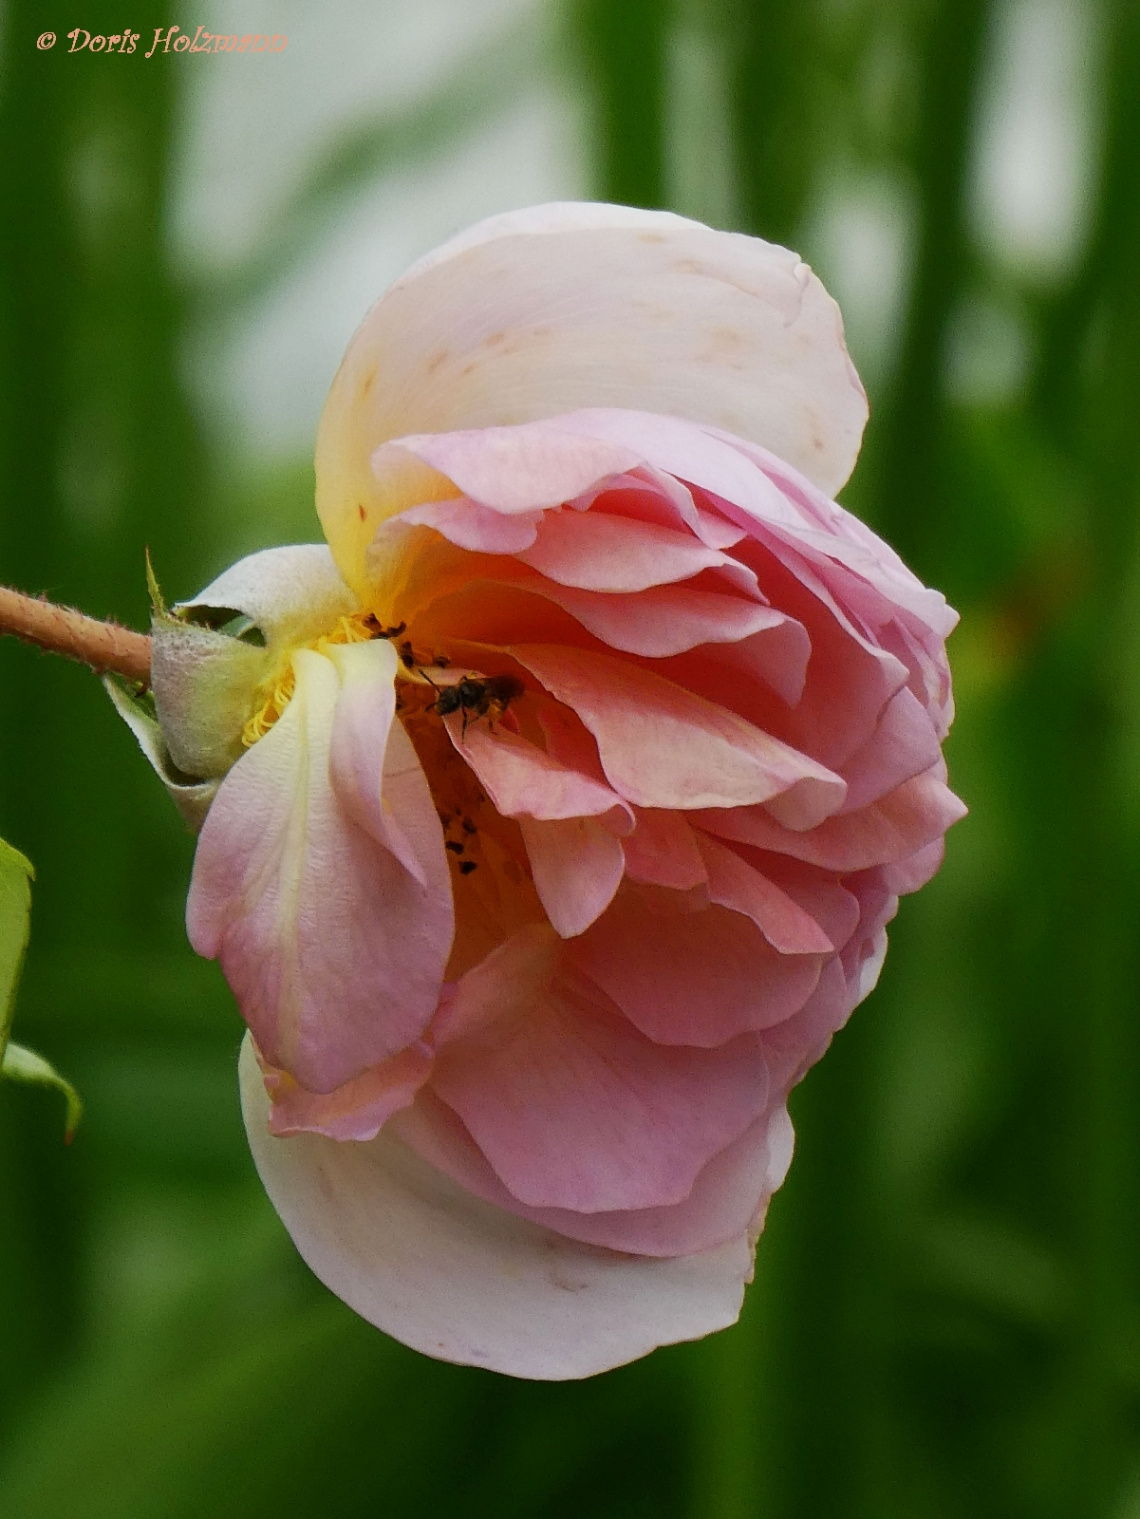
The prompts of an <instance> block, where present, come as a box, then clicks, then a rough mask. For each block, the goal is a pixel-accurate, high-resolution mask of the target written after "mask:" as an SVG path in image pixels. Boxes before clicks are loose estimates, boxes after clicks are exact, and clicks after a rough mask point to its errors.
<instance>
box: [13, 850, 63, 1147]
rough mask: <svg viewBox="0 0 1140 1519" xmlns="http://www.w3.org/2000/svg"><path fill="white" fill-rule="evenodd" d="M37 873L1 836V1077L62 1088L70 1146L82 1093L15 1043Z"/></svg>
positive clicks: (49, 1066)
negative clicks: (18, 993) (14, 1023)
mask: <svg viewBox="0 0 1140 1519" xmlns="http://www.w3.org/2000/svg"><path fill="white" fill-rule="evenodd" d="M35 874H36V873H35V871H34V870H33V869H32V865H31V861H30V860H26V859H25V858H24V856H23V855H22V854H21V853H20V851H19V850H18V849H13V848H12V846H11V844H6V843H5V842H4V840H3V839H0V1077H2V1078H3V1079H4V1080H6V1081H16V1082H19V1083H20V1084H21V1085H22V1086H43V1087H53V1088H54V1089H55V1090H56V1091H57V1092H62V1093H63V1095H64V1097H65V1098H66V1100H67V1127H66V1129H65V1131H64V1139H65V1141H66V1142H67V1143H68V1144H70V1143H71V1141H72V1138H73V1136H74V1134H75V1130H76V1128H77V1127H78V1125H79V1120H80V1117H81V1116H82V1114H83V1104H82V1103H81V1102H80V1100H79V1093H78V1092H77V1091H76V1090H75V1088H74V1087H73V1086H72V1085H71V1083H70V1081H67V1080H65V1079H64V1077H62V1076H61V1075H60V1074H59V1072H58V1071H57V1070H56V1069H55V1067H54V1066H53V1065H51V1063H50V1062H49V1061H47V1060H45V1059H44V1057H43V1056H42V1055H37V1054H36V1052H35V1051H34V1050H29V1049H25V1048H24V1046H23V1045H22V1044H13V1043H12V1042H11V1033H12V1020H13V1019H14V1017H15V1014H16V990H17V988H18V986H19V983H20V972H21V970H22V969H23V966H24V954H25V952H26V950H27V948H28V936H29V934H30V933H31V922H32V882H33V880H34V879H35Z"/></svg>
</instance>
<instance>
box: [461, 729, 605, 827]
mask: <svg viewBox="0 0 1140 1519" xmlns="http://www.w3.org/2000/svg"><path fill="white" fill-rule="evenodd" d="M445 722H446V726H447V730H448V733H449V734H450V735H451V741H452V743H453V744H454V745H455V747H456V749H457V750H458V751H459V753H460V754H461V755H462V756H463V758H464V759H465V760H466V761H467V763H468V764H469V765H470V766H471V768H472V770H473V771H474V772H475V774H476V775H477V776H478V777H479V782H480V784H481V785H482V786H483V788H484V789H485V791H486V792H487V795H488V796H489V797H490V798H491V800H492V801H493V802H494V804H495V809H496V811H497V812H499V813H501V814H502V816H503V817H512V818H513V817H522V816H527V817H532V818H546V819H554V818H580V817H606V818H607V821H609V822H610V823H611V826H612V828H613V830H614V832H617V833H628V832H629V831H630V830H631V829H632V828H633V825H634V815H633V809H632V808H631V807H630V806H629V804H628V802H626V801H624V800H623V798H622V797H620V796H619V795H618V794H617V792H616V791H614V790H612V789H611V788H610V787H609V786H606V785H604V784H602V783H601V782H599V781H596V780H594V779H593V778H592V777H591V776H589V775H586V774H583V773H582V771H580V770H575V769H571V768H570V767H569V766H567V765H564V764H562V763H560V761H559V760H557V759H556V758H555V757H554V756H553V755H551V754H547V753H546V752H545V751H544V750H542V749H540V748H539V747H538V745H537V744H532V743H531V742H530V741H529V740H528V739H525V738H522V737H520V736H518V735H517V734H514V733H504V732H503V731H501V730H500V731H499V732H497V733H491V732H490V731H489V730H488V729H487V728H485V727H483V726H477V725H475V724H469V725H468V728H467V732H466V734H464V732H463V721H462V718H461V717H460V716H459V715H458V714H456V715H454V716H449V717H448V718H447V719H446V720H445Z"/></svg>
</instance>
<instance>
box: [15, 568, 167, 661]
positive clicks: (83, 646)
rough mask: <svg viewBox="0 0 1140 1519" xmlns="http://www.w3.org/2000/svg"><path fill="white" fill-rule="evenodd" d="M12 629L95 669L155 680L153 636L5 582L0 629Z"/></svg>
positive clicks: (19, 635)
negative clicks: (63, 605)
mask: <svg viewBox="0 0 1140 1519" xmlns="http://www.w3.org/2000/svg"><path fill="white" fill-rule="evenodd" d="M3 633H12V634H13V635H14V636H15V637H16V638H22V639H24V641H25V642H26V643H34V644H38V645H39V647H40V648H41V649H48V650H50V651H51V652H52V653H53V654H65V655H67V657H68V658H69V659H78V660H80V661H81V662H82V663H83V664H85V665H90V666H91V668H92V669H93V670H98V671H100V672H102V671H106V670H110V671H113V672H114V673H115V674H116V675H122V676H125V677H126V679H127V680H137V681H141V682H142V683H143V684H144V685H147V684H149V682H150V638H149V637H148V635H147V634H145V633H136V632H134V631H133V629H131V628H121V627H120V626H119V625H118V623H115V622H99V621H98V619H97V618H94V617H86V616H84V614H83V613H82V612H73V611H71V610H70V608H68V607H59V606H56V605H55V603H54V602H51V601H44V600H41V599H39V598H38V597H35V596H27V595H25V594H24V592H23V591H12V590H9V589H8V588H7V587H5V586H0V634H3Z"/></svg>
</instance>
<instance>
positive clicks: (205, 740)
mask: <svg viewBox="0 0 1140 1519" xmlns="http://www.w3.org/2000/svg"><path fill="white" fill-rule="evenodd" d="M156 590H157V587H152V591H151V594H152V596H153V595H154V594H155V591H156ZM358 609H359V603H358V601H357V599H356V597H355V596H354V595H353V593H352V592H351V591H350V590H349V588H348V586H346V585H345V583H344V581H343V580H342V579H341V577H340V574H339V572H338V570H337V568H336V565H335V564H334V563H333V560H332V555H331V554H330V553H329V551H328V548H327V547H326V545H325V544H323V543H302V544H291V545H289V546H287V547H283V548H275V549H262V550H261V551H260V552H259V553H256V554H249V555H247V557H246V558H245V559H239V560H238V562H237V563H236V564H233V565H231V566H230V568H229V569H228V570H226V571H224V573H223V574H221V575H219V576H218V578H217V579H216V580H214V581H212V582H211V583H210V584H209V585H208V586H207V587H206V589H205V590H204V591H202V592H201V593H200V594H199V595H198V596H196V597H195V598H194V599H193V600H192V601H184V602H180V603H179V604H178V605H177V606H175V607H173V608H172V609H171V612H170V613H169V614H167V613H165V612H163V611H161V610H157V609H156V615H155V618H154V622H153V626H152V631H153V641H152V646H151V689H152V690H153V691H154V702H155V709H156V715H157V717H158V721H159V724H160V725H161V728H162V736H163V739H164V740H165V743H166V748H167V751H168V753H169V754H170V757H171V759H172V760H173V761H174V763H175V765H176V766H177V767H178V769H179V770H181V771H183V772H185V774H186V775H188V776H200V777H202V778H206V777H210V776H222V775H225V773H226V771H227V770H229V768H230V766H231V765H233V764H235V763H236V762H237V761H238V760H239V759H240V758H241V757H242V754H243V753H244V752H245V750H244V746H243V744H242V731H243V729H244V727H245V725H246V722H247V721H248V720H249V718H250V717H251V716H252V715H253V710H254V706H255V703H256V697H257V693H258V689H259V688H264V687H265V686H267V685H268V684H270V683H271V682H272V681H273V680H275V679H276V678H277V677H278V676H280V675H281V674H283V673H284V672H285V670H286V669H287V667H288V663H289V658H290V655H291V654H292V652H293V650H294V649H296V648H300V647H303V646H304V645H305V644H307V643H309V642H310V641H312V640H313V639H315V638H319V637H320V636H321V635H322V634H324V633H328V632H330V631H331V630H332V629H333V628H334V627H335V626H336V622H337V619H338V618H339V617H342V616H345V615H348V614H349V613H352V612H355V611H357V610H358Z"/></svg>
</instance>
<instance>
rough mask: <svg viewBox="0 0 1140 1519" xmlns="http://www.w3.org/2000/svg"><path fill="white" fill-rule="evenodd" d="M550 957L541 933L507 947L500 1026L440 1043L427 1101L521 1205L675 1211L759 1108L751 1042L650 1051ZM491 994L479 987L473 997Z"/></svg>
mask: <svg viewBox="0 0 1140 1519" xmlns="http://www.w3.org/2000/svg"><path fill="white" fill-rule="evenodd" d="M572 942H573V943H578V942H579V941H577V940H575V941H572ZM557 946H558V941H557V940H556V939H555V938H554V935H553V933H552V932H551V930H549V929H547V930H545V931H544V932H538V933H536V932H533V931H532V932H530V933H525V934H520V935H516V940H515V942H514V944H513V945H511V946H510V947H509V948H507V947H505V949H507V952H506V953H504V954H503V955H501V956H499V957H497V961H496V972H497V976H498V979H499V981H500V983H501V987H502V992H501V1002H502V1004H503V1006H504V1009H505V1011H504V1013H503V1015H502V1016H500V1017H498V1018H494V1019H492V1020H491V1021H489V1022H486V1023H483V1024H482V1026H481V1027H473V1028H472V1029H471V1031H470V1032H468V1033H466V1034H463V1035H461V1036H459V1037H456V1038H454V1039H453V1040H451V1041H450V1042H447V1043H440V1044H439V1045H438V1053H437V1058H436V1068H435V1072H434V1074H433V1077H432V1083H431V1085H432V1090H433V1091H435V1092H436V1093H437V1094H438V1095H439V1096H440V1097H442V1098H443V1100H444V1101H445V1102H446V1103H447V1104H448V1106H449V1107H452V1108H454V1109H455V1111H456V1112H457V1113H458V1114H459V1116H460V1118H462V1120H463V1122H464V1123H465V1124H466V1126H467V1128H468V1129H469V1130H470V1131H471V1134H472V1136H473V1137H474V1139H475V1141H476V1143H477V1144H478V1145H479V1148H480V1149H481V1150H482V1151H483V1153H484V1155H486V1157H487V1159H488V1160H489V1161H490V1163H491V1165H492V1166H493V1167H494V1169H495V1171H496V1173H497V1174H498V1176H499V1177H500V1178H501V1180H502V1181H503V1182H504V1183H505V1185H506V1186H507V1187H508V1188H509V1189H510V1191H511V1192H512V1193H513V1194H514V1196H515V1197H517V1198H518V1199H519V1200H520V1201H522V1202H525V1203H529V1204H531V1205H532V1206H535V1207H560V1208H570V1209H572V1210H574V1211H577V1212H604V1211H612V1210H614V1209H618V1208H646V1207H657V1206H660V1205H662V1204H666V1203H675V1202H679V1201H680V1200H681V1198H683V1197H686V1196H687V1195H688V1193H689V1192H690V1191H691V1190H692V1186H693V1183H694V1181H695V1180H696V1178H697V1176H698V1174H699V1173H700V1171H701V1169H702V1167H703V1166H704V1165H705V1164H706V1163H707V1161H708V1160H709V1159H710V1158H711V1157H712V1156H713V1155H715V1154H717V1153H718V1152H719V1151H720V1150H722V1149H724V1147H725V1146H726V1145H727V1144H729V1143H731V1141H732V1140H734V1139H736V1138H738V1137H739V1135H741V1134H742V1133H743V1132H744V1130H745V1129H746V1128H748V1126H749V1124H751V1123H752V1122H754V1121H755V1119H756V1118H757V1117H758V1116H759V1114H760V1113H762V1112H763V1110H764V1099H765V1094H766V1091H767V1076H766V1071H765V1067H764V1062H763V1059H762V1058H760V1057H758V1055H757V1053H756V1047H755V1042H754V1041H750V1040H747V1039H745V1040H738V1041H736V1042H734V1043H732V1044H729V1045H726V1046H724V1047H723V1048H720V1049H715V1050H714V1049H702V1050H697V1049H688V1050H680V1049H668V1048H664V1047H662V1046H660V1045H657V1044H653V1043H651V1042H650V1041H649V1040H648V1039H646V1038H645V1037H644V1036H643V1035H642V1034H640V1033H638V1032H637V1031H636V1029H634V1028H633V1027H632V1025H630V1024H629V1023H627V1022H626V1021H625V1019H623V1018H622V1017H621V1016H620V1015H619V1014H618V1013H617V1011H616V1009H614V1008H613V1007H612V1005H611V1004H610V1003H609V1001H608V999H607V998H606V997H605V996H604V995H603V994H602V993H601V992H599V991H598V990H597V988H596V987H593V986H592V985H591V984H590V983H589V982H588V981H586V980H584V979H583V978H582V977H581V976H578V975H575V974H574V973H573V972H571V971H570V970H569V968H568V965H567V961H566V957H565V954H564V953H561V952H560V951H559V949H558V947H557ZM520 987H526V988H528V994H527V995H526V996H521V995H520V991H519V988H520ZM489 990H490V983H489V981H488V980H486V979H482V978H481V981H480V996H481V997H482V998H486V997H487V995H488V992H489ZM461 996H462V983H461V984H460V987H459V988H457V992H456V997H457V1000H458V998H460V997H461Z"/></svg>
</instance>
